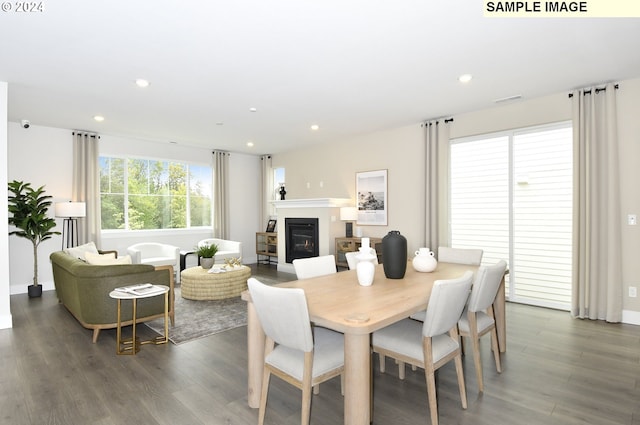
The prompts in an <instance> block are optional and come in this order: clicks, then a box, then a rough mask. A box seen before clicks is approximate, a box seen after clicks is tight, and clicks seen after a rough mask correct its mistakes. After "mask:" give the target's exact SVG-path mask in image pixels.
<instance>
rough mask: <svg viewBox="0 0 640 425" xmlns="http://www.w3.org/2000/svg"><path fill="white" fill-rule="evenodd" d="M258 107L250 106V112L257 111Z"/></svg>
mask: <svg viewBox="0 0 640 425" xmlns="http://www.w3.org/2000/svg"><path fill="white" fill-rule="evenodd" d="M256 111H257V109H256V108H249V112H256Z"/></svg>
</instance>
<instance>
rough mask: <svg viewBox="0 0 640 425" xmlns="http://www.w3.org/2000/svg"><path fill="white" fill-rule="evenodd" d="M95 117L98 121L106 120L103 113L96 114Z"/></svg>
mask: <svg viewBox="0 0 640 425" xmlns="http://www.w3.org/2000/svg"><path fill="white" fill-rule="evenodd" d="M93 119H94V120H96V121H98V122H102V121H104V117H103V116H102V115H94V116H93Z"/></svg>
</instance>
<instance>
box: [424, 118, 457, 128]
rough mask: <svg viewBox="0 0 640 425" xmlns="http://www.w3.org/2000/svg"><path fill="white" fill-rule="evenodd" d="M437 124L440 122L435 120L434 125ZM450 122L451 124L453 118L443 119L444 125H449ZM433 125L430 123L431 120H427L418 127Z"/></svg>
mask: <svg viewBox="0 0 640 425" xmlns="http://www.w3.org/2000/svg"><path fill="white" fill-rule="evenodd" d="M439 122H440V121H439V120H435V123H436V124H438V123H439ZM450 122H453V118H445V119H444V123H445V124H449V123H450ZM433 123H434V121H432V120H427V121H424V122H423V123H421V124H420V127H424V126H425V125H431V124H433Z"/></svg>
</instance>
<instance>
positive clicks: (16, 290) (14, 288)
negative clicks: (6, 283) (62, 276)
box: [9, 280, 56, 295]
mask: <svg viewBox="0 0 640 425" xmlns="http://www.w3.org/2000/svg"><path fill="white" fill-rule="evenodd" d="M40 285H42V290H43V291H53V290H55V289H56V286H55V285H54V283H53V281H52V280H51V281H47V282H40ZM28 287H29V285H28V284H24V285H11V286H10V289H9V292H10V294H11V295H17V294H26V293H27V291H28V290H27V288H28Z"/></svg>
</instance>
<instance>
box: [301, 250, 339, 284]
mask: <svg viewBox="0 0 640 425" xmlns="http://www.w3.org/2000/svg"><path fill="white" fill-rule="evenodd" d="M293 268H294V269H295V271H296V276H297V277H298V279H309V278H312V277H317V276H324V275H327V274H332V273H337V271H338V269H337V268H336V257H334V256H333V255H321V256H319V257H310V258H296V259H295V260H293Z"/></svg>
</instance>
